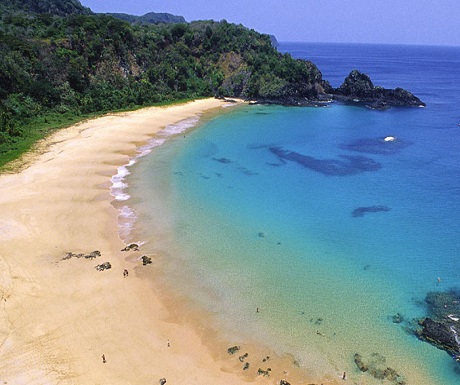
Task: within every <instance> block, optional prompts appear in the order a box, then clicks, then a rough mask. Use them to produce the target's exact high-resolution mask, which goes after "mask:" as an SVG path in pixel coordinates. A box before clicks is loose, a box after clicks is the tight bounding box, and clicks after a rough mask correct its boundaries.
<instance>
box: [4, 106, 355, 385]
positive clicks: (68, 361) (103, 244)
mask: <svg viewBox="0 0 460 385" xmlns="http://www.w3.org/2000/svg"><path fill="white" fill-rule="evenodd" d="M223 103H224V102H223V101H219V100H215V99H206V100H200V101H195V102H191V103H187V104H181V105H175V106H170V107H152V108H146V109H142V110H139V111H134V112H126V113H118V114H111V115H107V116H104V117H101V118H98V119H94V120H90V121H87V122H84V123H81V124H78V125H75V126H72V127H70V128H67V129H63V130H61V131H58V132H57V133H55V134H53V135H52V136H50V137H49V138H47V139H46V140H45V141H44V143H43V144H42V146H41V151H39V152H35V153H32V154H29V155H27V156H28V166H27V167H25V168H24V169H23V170H22V171H18V172H17V173H9V174H3V175H0V189H1V190H0V191H1V194H0V383H2V384H158V383H160V379H163V378H164V379H166V380H167V383H168V384H239V383H241V384H243V383H247V382H254V383H261V384H275V383H276V384H279V382H280V380H281V379H286V380H288V381H290V382H291V383H292V384H294V383H296V384H297V383H306V384H307V383H312V380H314V379H311V378H310V379H307V378H306V376H305V373H302V370H301V369H300V368H298V367H297V366H296V365H295V363H294V361H295V360H293V359H291V358H290V357H289V356H287V355H286V356H282V357H276V356H273V355H272V353H270V352H269V353H268V354H270V355H271V359H270V362H269V363H268V362H266V361H262V359H263V358H264V357H266V356H267V354H266V351H264V348H263V347H260V346H253V345H252V344H251V342H248V343H247V345H246V346H244V345H243V346H242V349H241V350H239V351H238V352H236V353H235V354H233V355H230V354H228V352H227V348H228V347H230V346H232V345H234V344H235V343H236V344H241V341H235V342H234V341H224V340H221V339H220V338H219V333H218V332H216V331H215V330H213V329H212V327H210V326H209V325H208V324H207V323H206V320H204V319H203V315H202V314H201V313H200V312H199V311H197V312H196V313H193V311H192V310H191V309H187V306H185V305H181V304H180V303H173V304H172V303H171V301H174V300H175V299H174V295H173V294H169V293H163V292H162V291H161V288H158V287H155V283H154V281H153V280H152V279H148V276H149V269H152V268H154V266H152V265H148V266H143V264H142V262H141V261H140V256H141V255H142V250H141V251H139V252H136V251H130V252H123V251H121V250H122V249H123V248H124V247H125V246H126V245H125V244H124V243H123V242H122V241H121V239H120V237H119V235H118V223H117V221H118V211H117V210H116V209H115V208H114V206H113V205H112V203H111V202H112V200H113V197H112V196H111V194H110V187H111V177H112V176H113V175H115V174H116V173H117V168H118V167H119V166H121V165H124V164H127V163H128V161H129V159H130V158H131V157H132V156H134V155H135V154H136V148H138V147H139V146H141V145H143V144H145V143H146V142H147V141H148V140H149V139H151V138H153V137H154V136H155V134H156V133H157V132H158V131H159V130H161V129H163V128H164V127H165V126H167V125H170V124H174V123H177V122H180V121H182V120H184V119H186V118H190V117H193V116H197V115H200V114H203V113H205V112H210V111H212V110H215V109H217V108H221V107H222V105H223ZM96 250H97V251H99V252H100V256H99V255H98V254H97V253H96V257H95V258H94V259H92V258H84V257H80V258H78V257H76V256H73V257H71V258H67V259H64V258H65V257H66V255H67V253H69V252H72V253H75V254H83V255H86V256H89V254H90V253H91V252H94V251H96ZM106 262H109V263H110V264H111V268H110V269H108V270H104V271H98V270H96V269H95V266H96V265H100V264H103V263H106ZM124 270H127V271H128V276H127V277H125V276H124V274H123V272H124ZM160 273H161V272H158V271H157V272H156V274H160ZM160 294H161V295H160ZM172 309H175V310H174V311H172ZM184 311H187V314H184V313H183V312H184ZM245 352H247V353H248V357H247V358H243V359H242V360H240V359H239V357H241V355H242V354H244V353H245ZM245 362H251V367H250V369H249V370H246V371H243V370H242V368H243V365H244V363H245ZM268 367H270V369H271V370H270V371H269V372H270V373H269V374H270V376H263V374H260V373H257V371H258V368H262V369H264V370H266V369H268ZM339 376H340V373H333V374H332V375H330V376H329V377H326V378H323V379H321V380H318V379H316V381H317V382H315V383H318V384H319V383H324V384H326V383H328V384H330V383H334V382H339V381H340V383H346V381H343V380H342V379H341V378H339Z"/></svg>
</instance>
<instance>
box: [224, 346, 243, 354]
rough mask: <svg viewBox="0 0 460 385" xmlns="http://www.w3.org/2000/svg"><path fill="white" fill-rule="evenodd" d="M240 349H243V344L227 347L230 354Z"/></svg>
mask: <svg viewBox="0 0 460 385" xmlns="http://www.w3.org/2000/svg"><path fill="white" fill-rule="evenodd" d="M240 349H241V346H232V347H231V348H228V349H227V352H228V354H235V353H236V352H237V351H239V350H240Z"/></svg>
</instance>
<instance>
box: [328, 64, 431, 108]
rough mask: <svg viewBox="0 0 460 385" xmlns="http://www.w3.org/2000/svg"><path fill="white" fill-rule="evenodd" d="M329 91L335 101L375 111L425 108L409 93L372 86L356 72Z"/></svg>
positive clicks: (361, 74) (367, 79) (363, 75)
mask: <svg viewBox="0 0 460 385" xmlns="http://www.w3.org/2000/svg"><path fill="white" fill-rule="evenodd" d="M329 91H330V92H331V93H332V94H333V97H334V99H336V100H340V101H344V102H354V103H362V104H365V105H367V106H368V107H371V108H375V109H386V108H389V107H425V103H423V102H422V101H421V100H420V99H419V98H417V97H416V96H414V95H413V94H412V93H410V92H409V91H406V90H404V89H402V88H395V89H387V88H383V87H379V86H374V84H373V83H372V81H371V79H370V77H369V76H368V75H366V74H363V73H362V72H359V71H357V70H353V71H351V72H350V74H349V75H348V76H347V77H346V78H345V81H344V82H343V83H342V85H341V86H340V87H339V88H336V89H332V90H329Z"/></svg>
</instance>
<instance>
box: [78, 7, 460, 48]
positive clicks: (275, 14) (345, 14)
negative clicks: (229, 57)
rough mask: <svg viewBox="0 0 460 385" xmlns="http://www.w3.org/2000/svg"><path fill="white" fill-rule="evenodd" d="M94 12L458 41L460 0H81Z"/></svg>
mask: <svg viewBox="0 0 460 385" xmlns="http://www.w3.org/2000/svg"><path fill="white" fill-rule="evenodd" d="M81 3H82V4H83V5H85V6H87V7H89V8H91V9H92V10H93V11H94V12H123V13H130V14H133V15H143V14H145V13H147V12H168V13H172V14H175V15H180V16H184V17H185V19H186V20H187V21H193V20H203V19H213V20H222V19H225V20H227V21H229V22H232V23H238V24H239V23H241V24H243V25H245V26H247V27H249V28H253V29H255V30H256V31H259V32H263V33H270V34H273V35H275V36H276V37H277V39H278V40H279V41H305V42H348V43H384V44H423V45H425V44H426V45H456V46H460V0H377V1H373V0H284V1H283V0H128V1H127V0H81Z"/></svg>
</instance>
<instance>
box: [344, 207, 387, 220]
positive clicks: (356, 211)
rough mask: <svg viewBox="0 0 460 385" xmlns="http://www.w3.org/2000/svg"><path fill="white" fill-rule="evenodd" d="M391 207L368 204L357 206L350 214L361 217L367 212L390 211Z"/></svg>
mask: <svg viewBox="0 0 460 385" xmlns="http://www.w3.org/2000/svg"><path fill="white" fill-rule="evenodd" d="M390 210H391V208H390V207H387V206H368V207H358V208H356V209H354V210H353V212H352V213H351V216H352V217H353V218H358V217H363V216H364V214H367V213H378V212H381V211H390Z"/></svg>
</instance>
